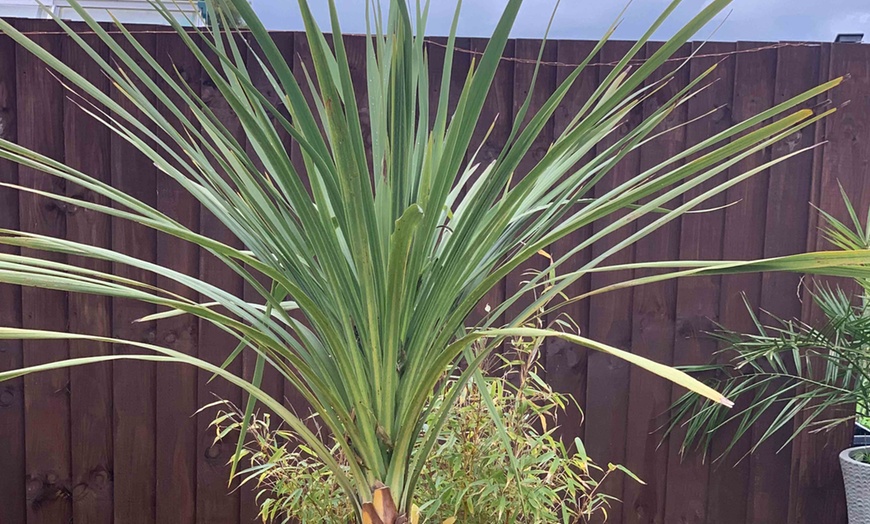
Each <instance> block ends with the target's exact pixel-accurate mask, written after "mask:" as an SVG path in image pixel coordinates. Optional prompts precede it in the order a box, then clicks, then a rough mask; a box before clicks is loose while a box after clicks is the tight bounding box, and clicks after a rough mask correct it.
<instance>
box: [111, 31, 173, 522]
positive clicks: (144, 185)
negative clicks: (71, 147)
mask: <svg viewBox="0 0 870 524" xmlns="http://www.w3.org/2000/svg"><path fill="white" fill-rule="evenodd" d="M137 37H138V38H137V39H138V41H139V43H140V44H141V45H142V46H143V47H144V48H145V49H146V50H147V51H148V52H149V53H151V54H152V55H153V54H154V51H155V46H156V38H155V35H153V34H140V35H137ZM116 38H117V40H118V42H119V43H120V45H121V46H123V48H124V49H125V50H126V51H127V52H128V53H134V54H135V53H136V51H135V49H134V48H133V47H132V46H131V45H130V44H129V43H127V42H126V40H125V39H124V37H123V36H118V37H116ZM110 59H111V57H110ZM138 62H139V64H140V65H142V66H143V67H145V64H143V63H142V61H141V60H139V61H138ZM111 92H112V97H113V99H114V100H115V101H117V102H119V103H120V104H121V105H122V106H123V107H125V108H127V109H128V110H130V111H132V114H134V115H137V114H140V115H141V112H139V111H138V110H136V109H135V107H134V106H133V104H132V103H131V102H130V101H129V100H127V99H126V97H125V96H124V95H123V94H122V93H121V92H120V91H119V90H118V89H116V88H114V87H113V88H112V90H111ZM111 170H112V186H113V187H115V188H117V189H120V190H121V191H124V192H125V193H127V194H129V195H131V196H133V197H135V198H138V199H139V200H142V201H143V202H145V203H146V204H149V205H152V206H153V205H155V203H156V185H155V183H156V169H155V168H154V166H153V164H152V162H151V161H150V160H148V159H147V158H146V157H145V156H144V155H142V154H141V153H140V152H139V151H138V149H137V148H136V147H134V146H133V145H131V144H129V143H128V142H126V141H125V140H124V139H122V138H121V137H119V136H117V135H116V134H114V133H113V134H112V138H111ZM156 237H157V235H156V234H155V232H154V231H153V230H151V229H148V228H145V227H143V226H140V225H137V224H133V223H130V222H128V221H125V220H121V219H113V220H112V249H113V250H115V251H118V252H121V253H124V254H127V255H131V256H134V257H136V258H140V259H143V260H147V261H155V260H156ZM114 272H115V274H117V275H120V276H123V277H125V278H131V279H134V280H138V281H140V282H145V283H148V284H152V285H153V284H155V283H156V280H155V277H154V275H153V274H151V273H148V272H145V271H142V270H138V269H133V268H130V267H127V266H123V265H119V264H116V265H115V268H114ZM154 311H155V308H154V306H151V305H148V304H143V303H141V302H133V301H129V300H123V299H117V300H113V301H112V326H113V327H112V331H113V332H114V336H115V337H116V338H121V339H128V340H134V341H143V342H155V340H156V332H155V328H156V326H155V325H154V323H153V322H147V323H144V322H139V323H134V322H133V321H134V320H136V319H138V318H142V317H143V316H146V315H149V314H151V313H154ZM115 350H116V352H117V353H119V354H125V353H129V354H138V353H141V350H139V349H136V348H131V347H128V346H117V347H116V348H115ZM156 371H157V370H156V367H155V365H154V364H153V363H146V362H124V361H122V362H116V363H115V364H114V380H113V386H114V405H115V417H114V422H115V458H114V463H115V470H114V472H115V500H116V504H115V506H114V507H115V520H114V522H116V523H118V524H151V523H153V522H154V521H155V516H156V515H155V497H156V490H155V485H156V482H155V474H156V470H155V468H156V463H155V461H156V458H155V456H156V441H155V438H156V421H155V416H156V412H155V400H156V399H155V397H156V391H155V374H156ZM161 371H163V370H161Z"/></svg>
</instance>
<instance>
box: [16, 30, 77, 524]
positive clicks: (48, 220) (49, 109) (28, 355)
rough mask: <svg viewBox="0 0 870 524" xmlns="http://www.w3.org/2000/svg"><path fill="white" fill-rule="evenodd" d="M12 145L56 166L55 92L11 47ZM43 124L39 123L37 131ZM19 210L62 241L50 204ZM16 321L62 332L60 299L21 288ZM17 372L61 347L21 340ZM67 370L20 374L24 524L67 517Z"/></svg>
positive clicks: (47, 41)
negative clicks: (15, 123) (15, 120)
mask: <svg viewBox="0 0 870 524" xmlns="http://www.w3.org/2000/svg"><path fill="white" fill-rule="evenodd" d="M17 25H18V28H19V30H21V31H24V32H28V31H44V30H45V29H46V27H47V26H46V24H45V23H40V22H37V21H29V20H22V21H19V22H17ZM34 41H35V42H37V43H38V44H40V45H41V46H43V47H44V49H46V50H47V51H48V52H50V53H52V54H53V55H55V56H61V39H60V37H58V36H56V35H37V36H35V37H34ZM16 62H17V73H18V74H17V78H18V87H17V92H18V118H19V122H21V123H22V125H20V126H19V129H18V142H19V143H20V144H21V145H23V146H25V147H28V148H30V149H33V150H35V151H37V152H39V153H42V154H44V155H46V156H49V157H51V158H54V159H57V160H63V158H64V151H63V126H62V125H61V122H63V102H62V100H63V98H62V97H63V94H62V91H63V88H62V86H61V85H60V84H59V83H58V82H57V81H56V80H55V79H54V78H53V77H52V76H51V74H50V73H49V72H48V70H47V68H46V67H45V65H43V64H42V62H41V61H40V60H39V59H38V58H36V57H35V56H33V55H31V54H30V53H28V52H26V51H25V50H24V49H22V48H20V47H19V48H18V49H17V55H16ZM46 123H47V125H45V124H46ZM18 175H19V182H20V183H21V185H22V186H25V187H34V188H38V189H41V190H44V191H49V192H56V193H63V192H64V186H65V184H64V183H63V182H62V181H61V180H60V179H58V178H55V177H50V176H48V175H45V174H42V173H40V172H38V171H35V170H33V169H28V168H24V167H21V168H19V171H18ZM19 212H20V221H21V229H22V230H23V231H28V232H34V233H39V234H43V235H49V236H53V237H59V238H63V237H65V236H66V216H65V213H64V210H63V208H62V207H61V206H60V205H58V204H57V203H56V202H54V201H51V200H48V199H45V198H43V197H39V196H35V195H31V194H27V193H20V195H19ZM22 254H24V255H27V256H35V257H39V258H43V259H49V260H54V261H65V260H66V257H63V256H58V255H55V254H51V253H43V252H35V251H31V250H22ZM21 303H22V321H23V325H24V327H26V328H32V329H48V330H57V329H61V330H63V329H64V328H65V327H66V326H67V323H68V317H67V295H66V293H60V292H57V291H48V290H43V289H35V288H24V289H22V291H21ZM23 348H24V359H23V364H24V365H25V366H33V365H38V364H43V363H46V362H54V361H58V360H63V359H65V358H68V357H69V348H68V344H67V343H66V342H64V341H27V342H24V345H23ZM69 408H70V406H69V370H66V369H61V370H56V371H51V372H47V373H38V374H35V375H28V376H26V377H25V378H24V409H25V432H26V438H27V452H26V461H27V502H28V505H27V521H28V522H30V523H40V522H45V523H46V524H48V523H57V522H66V521H67V520H69V519H70V518H72V504H71V498H72V497H71V492H70V412H69Z"/></svg>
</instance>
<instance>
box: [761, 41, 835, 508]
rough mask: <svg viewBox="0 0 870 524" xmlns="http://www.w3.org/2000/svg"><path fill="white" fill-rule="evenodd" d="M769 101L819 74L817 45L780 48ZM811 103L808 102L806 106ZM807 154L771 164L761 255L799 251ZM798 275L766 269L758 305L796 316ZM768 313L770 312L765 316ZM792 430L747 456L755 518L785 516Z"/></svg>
mask: <svg viewBox="0 0 870 524" xmlns="http://www.w3.org/2000/svg"><path fill="white" fill-rule="evenodd" d="M775 74H776V77H775V80H774V83H773V84H772V85H773V86H774V93H773V102H774V103H780V102H783V101H785V100H787V99H788V98H790V97H792V96H794V95H797V94H799V93H801V92H803V91H804V90H806V89H808V88H810V87H812V86H813V85H815V83H816V79H817V78H818V76H819V71H818V50H817V49H814V48H783V49H780V50H778V57H777V58H776V69H775ZM812 105H814V103H813V102H810V103H808V104H807V106H810V107H811V106H812ZM813 141H814V132H813V128H807V129H806V130H804V131H803V132H801V133H798V134H795V135H793V136H790V137H788V138H787V139H785V140H783V141H781V142H779V143H777V144H775V145H774V146H773V147H772V150H771V152H770V154H771V155H772V157H773V158H776V157H780V156H783V155H786V154H788V153H791V152H792V151H794V150H796V149H799V148H802V147H806V146H809V145H811V144H812V143H813ZM812 171H813V170H812V155H811V154H808V155H805V157H801V158H794V159H792V160H789V161H788V162H784V163H781V164H779V165H776V166H774V167H772V168H771V169H770V173H769V180H768V192H767V194H768V199H767V205H766V206H765V207H766V209H765V211H766V219H765V230H764V257H765V258H768V257H775V256H781V255H787V254H793V253H800V252H802V251H803V250H804V249H805V248H806V245H807V229H808V225H809V210H810V205H809V200H810V190H811V186H812ZM799 286H800V276H799V275H790V274H779V273H768V274H765V275H763V276H762V285H761V296H760V298H759V304H758V307H759V308H760V309H761V311H764V312H765V316H767V313H770V314H772V315H774V316H776V317H779V318H783V319H792V318H797V317H800V314H801V301H800V298H799V296H798V292H799ZM767 318H769V316H768V317H767ZM775 416H776V413H774V412H770V413H765V414H764V415H763V416H762V417H760V418H759V419H758V421H757V422H756V423H755V425H754V426H753V441H755V440H757V439H758V438H759V437H760V436H761V435H762V434H764V432H765V431H766V430H767V428H768V427H769V425H770V424H771V423H772V422H773V420H774V418H775ZM790 433H791V429H790V428H783V430H781V431H779V432H778V433H777V434H776V435H774V436H773V437H772V438H771V439H769V440H768V441H766V442H765V443H764V444H762V445H761V446H759V448H758V449H757V450H756V451H755V452H754V453H753V454H752V456H751V462H750V464H751V471H752V485H751V486H750V489H751V490H752V493H753V496H752V500H753V505H752V507H751V508H750V511H751V513H750V514H751V515H752V519H753V521H755V522H771V521H773V519H779V521H782V522H784V521H785V518H787V516H788V512H789V507H790V506H791V504H789V483H788V482H787V481H786V479H788V478H789V477H790V471H791V446H785V449H783V450H782V451H779V450H780V448H782V447H783V445H784V443H785V442H786V439H787V438H788V437H789V435H790Z"/></svg>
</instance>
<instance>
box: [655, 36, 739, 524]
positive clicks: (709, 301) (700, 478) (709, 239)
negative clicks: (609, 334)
mask: <svg viewBox="0 0 870 524" xmlns="http://www.w3.org/2000/svg"><path fill="white" fill-rule="evenodd" d="M698 47H699V44H695V45H694V50H695V51H697V52H700V50H699V49H698ZM734 48H735V45H734V44H721V43H711V44H706V45H704V46H703V51H704V52H705V53H712V54H716V53H728V52H731V51H733V50H734ZM718 61H719V59H717V58H702V59H696V60H692V62H691V64H690V68H689V69H690V71H689V76H690V77H691V78H696V77H698V76H699V75H701V74H703V73H704V72H705V71H706V70H707V69H708V68H709V67H712V66H713V65H715V64H716V63H717V62H718ZM712 77H713V78H711V80H710V81H711V82H713V83H712V84H711V85H709V87H708V88H707V89H705V90H704V91H702V92H701V93H699V94H698V96H696V97H695V98H693V99H692V100H690V101H689V102H688V108H687V111H688V114H687V118H688V120H689V121H690V123H689V124H687V126H686V145H687V146H694V145H697V144H699V143H700V142H702V141H703V140H704V139H705V138H707V137H710V136H713V135H715V134H716V133H718V132H720V131H723V130H725V129H727V127H728V126H730V125H731V119H730V110H729V103H730V101H731V96H732V91H733V86H734V60H727V61H725V62H723V63H722V64H719V66H718V67H717V69H716V72H715V73H714V74H713V75H712ZM714 78H715V80H714ZM711 112H712V113H711ZM707 114H709V116H707V117H706V118H701V117H702V116H703V115H707ZM720 180H721V177H717V178H713V179H711V180H708V181H706V182H704V183H703V184H701V185H700V186H698V187H697V188H694V189H692V190H691V191H689V192H688V193H687V194H686V195H685V196H684V198H683V199H684V201H688V200H689V199H691V198H694V197H697V196H699V195H701V194H702V193H703V192H705V191H708V190H710V189H713V188H715V187H716V185H717V184H718V183H719V181H720ZM724 204H725V194H723V193H720V194H719V195H717V196H716V197H714V198H711V199H710V200H708V201H707V204H705V206H704V207H707V208H715V207H720V206H722V205H724ZM723 226H724V213H723V212H721V211H719V212H715V213H700V214H691V215H684V216H683V217H682V220H681V224H680V252H679V258H680V259H683V260H717V259H721V258H722V232H723ZM719 282H720V279H719V277H699V278H687V279H682V280H679V281H677V298H676V312H675V325H674V329H675V333H674V356H673V362H674V364H676V365H693V364H705V363H707V362H709V360H710V355H711V354H712V353H713V352H714V351H715V350H716V343H715V341H713V340H711V339H710V338H709V337H707V336H706V335H705V332H708V331H710V330H712V329H713V328H714V322H715V321H716V320H718V317H719V292H720V289H719ZM684 392H685V390H683V389H682V388H680V387H676V386H674V387H672V388H671V399H672V400H676V399H678V398H679V397H680V396H682V395H683V393H684ZM683 434H684V432H682V431H679V430H678V431H677V432H676V433H675V434H674V435H673V436H672V437H671V438H670V442H669V443H668V445H669V449H668V466H667V495H666V501H665V520H664V522H685V523H687V524H701V523H703V522H708V520H707V515H708V507H707V501H708V492H709V493H713V490H715V489H717V488H718V489H720V490H721V493H723V494H726V495H727V494H728V493H729V492H730V487H731V485H732V483H731V482H729V480H730V477H733V473H735V472H736V471H739V470H734V469H732V468H730V467H728V468H721V471H717V474H716V477H715V479H714V478H710V479H709V481H708V476H709V475H710V468H709V458H707V459H706V460H705V457H704V455H703V454H700V453H689V454H688V455H686V456H683V454H681V444H682V437H683ZM659 452H662V451H661V450H660V451H659ZM738 480H739V478H738ZM708 486H709V488H708ZM718 500H719V499H718V498H715V500H714V498H711V502H712V503H713V506H712V507H710V508H709V515H710V519H711V520H710V521H709V522H723V523H724V522H737V521H739V520H733V519H732V520H729V519H728V518H721V519H720V520H718V521H717V520H713V519H714V515H717V516H722V517H726V516H727V515H722V512H723V511H724V510H725V507H724V506H727V505H730V503H731V501H730V499H727V498H723V499H722V501H723V502H724V501H726V500H727V501H728V504H725V505H722V506H720V505H719V504H717V501H718Z"/></svg>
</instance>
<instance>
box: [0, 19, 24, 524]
mask: <svg viewBox="0 0 870 524" xmlns="http://www.w3.org/2000/svg"><path fill="white" fill-rule="evenodd" d="M15 50H16V47H15V43H14V42H13V41H12V40H11V39H10V38H8V37H5V36H4V37H0V137H2V138H3V139H4V140H12V141H16V140H17V139H18V137H17V131H16V127H17V121H16V120H17V114H18V111H17V103H16V100H15V93H16V80H17V79H16V73H15V71H16V69H15ZM0 182H3V183H5V184H17V183H18V166H17V165H16V164H14V163H12V162H8V161H6V160H2V161H0ZM0 227H3V228H8V229H19V224H18V191H16V190H14V189H10V188H6V187H0ZM0 253H4V254H17V253H18V250H17V249H13V248H9V247H6V246H0ZM0 325H3V326H9V327H21V290H20V289H19V288H18V287H15V286H9V285H2V284H0ZM21 347H22V344H21V342H19V341H17V340H0V369H4V370H5V369H15V368H18V367H21V366H22V365H24V361H23V358H22V353H21ZM24 442H25V438H24V379H21V378H17V379H14V380H10V381H9V382H6V383H4V384H2V385H0V450H2V451H0V471H2V472H4V473H2V474H0V496H2V497H3V500H4V503H3V504H0V522H12V523H19V522H24V521H25V518H26V517H25V512H26V507H27V504H26V495H25V491H24V478H25V473H24V472H25V461H24V450H25V447H24Z"/></svg>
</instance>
